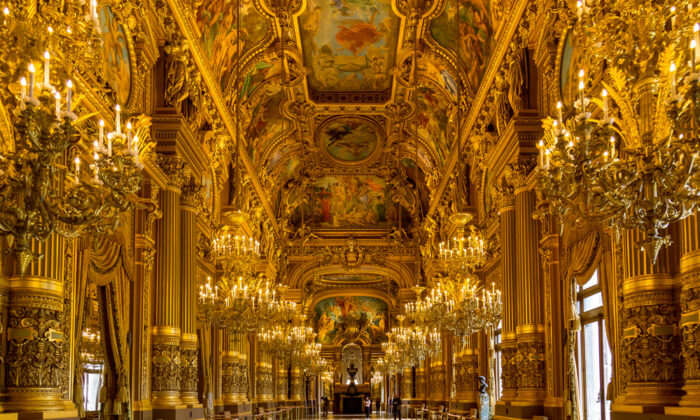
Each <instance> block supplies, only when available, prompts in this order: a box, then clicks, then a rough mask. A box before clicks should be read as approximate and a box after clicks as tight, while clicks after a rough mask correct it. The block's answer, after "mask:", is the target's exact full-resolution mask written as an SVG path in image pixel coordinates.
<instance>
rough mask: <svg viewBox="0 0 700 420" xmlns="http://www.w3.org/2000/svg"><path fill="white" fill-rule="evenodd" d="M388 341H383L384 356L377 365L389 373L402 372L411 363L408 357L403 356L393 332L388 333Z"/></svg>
mask: <svg viewBox="0 0 700 420" xmlns="http://www.w3.org/2000/svg"><path fill="white" fill-rule="evenodd" d="M387 337H388V341H385V342H383V343H382V351H383V352H384V356H383V357H382V358H380V359H379V361H378V362H377V366H378V368H379V369H381V370H383V371H384V372H386V373H387V375H393V374H395V373H398V372H402V371H403V370H404V369H405V368H406V367H409V365H408V364H407V362H406V359H405V358H404V357H403V353H402V352H400V351H399V349H398V347H397V345H396V341H395V340H394V335H393V334H392V333H387Z"/></svg>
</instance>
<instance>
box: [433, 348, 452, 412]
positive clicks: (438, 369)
mask: <svg viewBox="0 0 700 420" xmlns="http://www.w3.org/2000/svg"><path fill="white" fill-rule="evenodd" d="M428 381H429V382H428V383H429V384H430V388H429V392H428V400H429V404H430V406H431V407H433V408H437V407H439V406H440V405H443V404H444V403H445V401H447V399H448V398H447V394H446V393H445V384H446V382H447V366H446V365H445V362H444V361H443V360H442V359H440V358H436V360H432V359H431V360H430V376H429V379H428Z"/></svg>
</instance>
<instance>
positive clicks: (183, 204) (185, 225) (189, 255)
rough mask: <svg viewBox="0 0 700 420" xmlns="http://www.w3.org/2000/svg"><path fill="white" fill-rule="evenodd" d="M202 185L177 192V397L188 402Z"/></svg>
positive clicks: (193, 384) (193, 383)
mask: <svg viewBox="0 0 700 420" xmlns="http://www.w3.org/2000/svg"><path fill="white" fill-rule="evenodd" d="M200 190H201V186H200V185H197V184H196V183H194V182H190V183H188V184H187V185H185V186H184V187H183V188H182V195H181V196H180V221H181V231H180V238H181V239H180V293H181V302H182V309H181V312H180V327H181V336H180V351H181V363H182V365H181V368H180V397H181V398H182V402H183V403H185V404H188V405H193V404H197V403H199V400H198V398H197V375H198V372H197V371H198V369H197V361H198V359H199V357H198V353H199V352H198V351H197V208H198V205H201V204H202V203H201V195H200Z"/></svg>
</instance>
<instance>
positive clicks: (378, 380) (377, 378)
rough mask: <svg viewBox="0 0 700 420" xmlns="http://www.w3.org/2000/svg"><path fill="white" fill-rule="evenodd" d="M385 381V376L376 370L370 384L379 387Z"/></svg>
mask: <svg viewBox="0 0 700 420" xmlns="http://www.w3.org/2000/svg"><path fill="white" fill-rule="evenodd" d="M383 380H384V376H383V375H382V372H380V371H378V370H375V371H374V372H373V373H372V378H371V379H370V382H371V383H372V384H373V385H377V384H380V383H382V381H383Z"/></svg>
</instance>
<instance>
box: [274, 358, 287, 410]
mask: <svg viewBox="0 0 700 420" xmlns="http://www.w3.org/2000/svg"><path fill="white" fill-rule="evenodd" d="M277 363H278V366H277V383H276V384H275V385H276V389H277V402H279V403H285V402H286V401H287V400H288V399H289V368H288V367H287V365H286V364H285V363H283V362H280V361H278V362H277Z"/></svg>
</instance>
